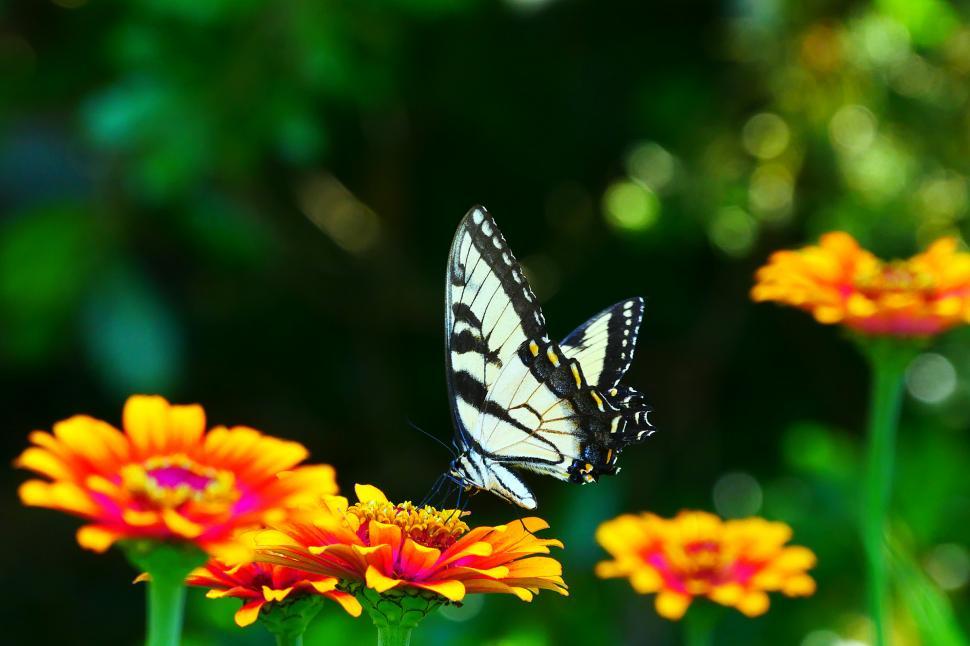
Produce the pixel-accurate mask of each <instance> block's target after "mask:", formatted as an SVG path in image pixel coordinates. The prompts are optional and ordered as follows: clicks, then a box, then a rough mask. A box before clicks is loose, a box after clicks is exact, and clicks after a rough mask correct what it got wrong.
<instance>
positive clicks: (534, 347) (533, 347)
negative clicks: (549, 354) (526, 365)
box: [529, 341, 539, 357]
mask: <svg viewBox="0 0 970 646" xmlns="http://www.w3.org/2000/svg"><path fill="white" fill-rule="evenodd" d="M529 352H531V353H532V356H533V357H538V356H539V344H538V343H536V342H535V341H529Z"/></svg>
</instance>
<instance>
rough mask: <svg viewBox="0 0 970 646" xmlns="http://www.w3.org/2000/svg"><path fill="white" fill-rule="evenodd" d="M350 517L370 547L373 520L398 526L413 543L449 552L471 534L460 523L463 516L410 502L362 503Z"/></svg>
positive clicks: (358, 504)
mask: <svg viewBox="0 0 970 646" xmlns="http://www.w3.org/2000/svg"><path fill="white" fill-rule="evenodd" d="M347 514H348V515H350V516H353V517H355V518H356V519H357V520H358V522H359V523H360V525H359V528H358V530H357V535H358V536H360V538H361V539H362V540H363V541H364V542H365V543H367V544H368V545H370V530H369V524H370V521H372V520H376V521H378V522H380V523H386V524H388V525H397V526H398V527H400V528H401V529H402V530H403V531H404V533H405V535H407V536H408V538H410V539H411V540H413V541H414V542H416V543H420V544H421V545H424V546H425V547H434V548H437V549H447V548H448V547H450V546H451V545H452V544H454V542H455V541H457V540H458V539H459V538H460V537H461V535H462V534H464V533H465V532H467V531H468V525H466V524H465V523H464V522H463V521H462V520H461V516H462V515H463V512H459V511H457V510H454V509H445V510H438V509H435V508H434V507H429V506H427V505H426V506H424V507H416V506H415V505H413V504H412V503H410V502H404V503H401V504H398V505H395V504H393V503H390V502H376V501H371V502H367V503H361V502H359V503H357V504H355V505H352V506H350V507H349V508H348V509H347Z"/></svg>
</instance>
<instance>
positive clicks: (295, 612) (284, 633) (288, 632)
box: [259, 595, 323, 646]
mask: <svg viewBox="0 0 970 646" xmlns="http://www.w3.org/2000/svg"><path fill="white" fill-rule="evenodd" d="M322 607H323V598H322V597H320V596H317V595H303V596H296V597H291V598H289V599H287V600H286V601H283V602H277V603H270V604H267V605H265V606H263V608H262V609H261V610H260V611H259V623H261V624H262V625H263V627H264V628H266V630H268V631H269V632H271V633H273V635H274V636H275V637H276V643H277V644H278V645H279V646H303V633H305V632H306V629H307V627H308V626H309V625H310V622H311V621H313V618H314V617H316V616H317V613H319V612H320V608H322Z"/></svg>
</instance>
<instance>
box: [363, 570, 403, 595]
mask: <svg viewBox="0 0 970 646" xmlns="http://www.w3.org/2000/svg"><path fill="white" fill-rule="evenodd" d="M364 578H365V580H366V581H367V587H368V588H373V590H374V591H375V592H378V593H382V592H387V591H388V590H390V589H391V588H394V587H397V585H398V584H400V583H401V580H400V579H392V578H390V577H387V576H384V575H383V574H382V573H381V572H378V571H377V568H375V567H374V566H373V565H368V566H367V572H366V573H365V574H364Z"/></svg>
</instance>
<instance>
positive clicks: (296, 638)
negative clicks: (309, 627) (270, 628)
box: [276, 633, 303, 646]
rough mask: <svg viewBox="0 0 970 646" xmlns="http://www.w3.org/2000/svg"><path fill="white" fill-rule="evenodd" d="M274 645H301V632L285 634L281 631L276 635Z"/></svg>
mask: <svg viewBox="0 0 970 646" xmlns="http://www.w3.org/2000/svg"><path fill="white" fill-rule="evenodd" d="M276 646H303V634H302V633H301V634H299V635H286V634H282V633H281V634H279V635H277V636H276Z"/></svg>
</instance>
